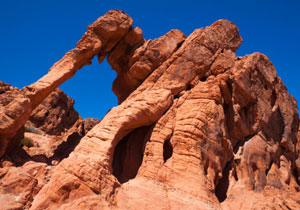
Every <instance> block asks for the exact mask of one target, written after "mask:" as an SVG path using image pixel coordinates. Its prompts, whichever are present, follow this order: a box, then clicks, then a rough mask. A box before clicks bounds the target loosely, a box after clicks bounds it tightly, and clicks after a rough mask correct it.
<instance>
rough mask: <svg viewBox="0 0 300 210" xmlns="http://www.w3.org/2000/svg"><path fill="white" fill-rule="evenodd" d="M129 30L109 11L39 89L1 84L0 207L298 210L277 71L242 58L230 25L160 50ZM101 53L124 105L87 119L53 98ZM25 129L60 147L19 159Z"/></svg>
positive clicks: (291, 106)
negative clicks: (43, 136) (52, 140)
mask: <svg viewBox="0 0 300 210" xmlns="http://www.w3.org/2000/svg"><path fill="white" fill-rule="evenodd" d="M132 24H133V21H132V20H131V18H130V17H129V16H128V15H126V14H125V13H124V12H121V11H118V10H112V11H109V12H108V13H107V14H105V15H104V16H103V17H100V18H99V19H98V20H97V21H96V22H95V23H93V24H92V25H90V26H89V27H88V31H87V33H86V34H85V35H84V36H83V38H82V39H81V40H80V41H79V42H78V43H77V47H76V48H75V49H73V50H71V51H69V52H68V53H67V54H66V55H65V56H64V57H63V58H62V59H61V60H60V61H58V62H57V63H56V64H54V66H53V67H52V68H51V69H50V71H49V73H48V74H46V75H45V76H44V77H43V78H41V79H40V80H38V81H37V82H36V83H33V84H31V85H29V86H27V87H24V88H23V89H21V90H18V89H16V88H12V87H10V86H9V85H7V84H5V83H0V104H1V106H0V111H1V112H0V120H1V121H0V146H1V150H0V156H2V160H1V168H0V187H1V188H0V203H5V205H3V206H4V209H23V208H25V209H31V210H42V209H43V210H44V209H48V210H50V209H61V210H62V209H172V210H173V209H207V210H208V209H300V199H299V196H300V194H299V190H300V188H299V183H300V176H299V175H300V159H299V151H300V149H299V148H300V146H299V145H300V143H299V141H298V140H299V137H297V134H298V136H299V135H300V134H299V133H300V132H298V130H299V115H298V108H297V103H296V101H295V99H294V98H293V97H292V96H291V95H290V94H289V93H288V91H287V89H286V87H285V86H284V84H283V83H282V81H281V79H280V78H279V77H278V76H277V74H276V70H275V67H274V66H273V64H272V63H271V61H270V60H269V59H268V58H267V57H266V56H265V55H263V54H261V53H253V54H251V55H245V56H243V57H237V56H236V55H235V51H236V50H237V49H238V47H239V46H240V45H241V43H242V38H241V37H240V35H239V32H238V28H237V27H236V26H235V25H234V24H233V23H232V22H230V21H227V20H218V21H216V22H215V23H213V24H212V25H211V26H209V27H206V28H201V29H196V30H195V31H194V32H193V33H192V34H190V35H189V36H185V35H184V34H183V33H182V32H181V31H179V30H171V31H170V32H168V33H167V34H166V35H164V36H162V37H159V38H157V39H155V40H145V39H144V38H143V35H142V30H141V29H140V28H138V27H136V28H132ZM96 55H97V56H98V58H99V62H102V61H103V59H104V58H105V57H106V55H107V60H108V62H109V64H110V65H111V66H112V68H113V69H114V70H115V71H116V72H117V78H116V79H115V81H114V82H113V87H112V89H113V92H114V93H115V94H116V96H117V97H118V101H119V106H117V107H114V108H112V109H111V110H110V111H109V112H108V113H107V114H106V116H105V117H104V118H103V119H102V120H101V121H97V120H92V119H87V120H85V121H83V120H82V119H81V117H80V116H79V115H78V113H77V112H76V111H75V110H74V109H73V102H72V100H71V99H70V98H68V97H67V96H66V95H65V94H64V93H63V92H62V91H61V90H58V89H56V88H57V87H58V86H59V85H60V84H61V83H63V82H64V81H65V80H67V79H69V78H70V77H72V76H74V74H75V72H76V70H78V69H80V68H81V67H82V66H84V65H85V64H89V63H90V61H91V59H92V58H93V57H94V56H96ZM52 91H54V92H52ZM58 113H60V115H58ZM56 115H58V116H59V118H58V119H59V121H58V120H55V119H54V120H53V117H52V116H56ZM95 124H97V125H95ZM24 125H25V128H26V126H27V127H28V126H32V127H34V128H36V129H38V130H40V131H41V132H43V133H44V134H49V135H50V136H51V135H52V136H54V137H53V138H54V139H55V136H58V140H56V142H57V143H56V144H54V145H55V146H53V148H55V149H54V150H53V149H51V148H48V147H49V146H47V144H46V146H45V145H44V146H43V148H42V149H40V150H38V149H35V146H34V147H33V149H31V148H26V147H25V148H24V149H20V147H19V146H18V145H19V144H18V142H19V141H20V140H21V138H22V137H23V135H24V130H25V129H24ZM94 125H95V126H94ZM90 129H91V130H90ZM26 133H28V132H25V134H26ZM26 135H31V137H32V138H35V137H34V134H26ZM26 135H25V136H26ZM76 136H77V137H76ZM46 137H47V136H46ZM48 137H49V136H48ZM75 137H76V139H77V140H76V141H75V140H70V142H74V141H75V142H76V144H75V145H74V144H72V143H70V142H69V141H68V139H69V138H75ZM41 139H42V140H41ZM39 141H44V142H47V141H51V140H47V139H45V138H40V139H39V138H37V140H36V142H37V143H38V142H39ZM68 142H69V143H68ZM59 148H64V149H61V150H59ZM15 151H19V152H18V153H17V154H16V152H15ZM57 151H59V152H57ZM38 152H40V153H38ZM55 154H56V156H55ZM25 156H26V157H27V159H26V158H25ZM36 156H38V157H36ZM40 156H42V157H43V158H44V159H43V158H41V157H40ZM22 158H25V159H22ZM16 159H19V161H15V160H16ZM22 160H23V162H22ZM25 160H26V161H25ZM22 173H24V174H26V176H21V175H18V174H22Z"/></svg>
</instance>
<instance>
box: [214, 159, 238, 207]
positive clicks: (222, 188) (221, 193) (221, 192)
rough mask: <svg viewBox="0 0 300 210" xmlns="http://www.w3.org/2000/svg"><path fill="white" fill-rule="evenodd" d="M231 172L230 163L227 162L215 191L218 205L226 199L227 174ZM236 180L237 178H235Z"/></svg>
mask: <svg viewBox="0 0 300 210" xmlns="http://www.w3.org/2000/svg"><path fill="white" fill-rule="evenodd" d="M231 170H232V161H230V162H228V163H227V164H226V166H225V168H224V170H223V177H222V178H221V179H220V180H219V182H218V184H217V186H216V189H215V194H216V196H217V198H218V200H219V202H220V203H222V202H223V201H225V199H226V198H227V190H228V187H229V174H230V171H231ZM235 179H237V178H235Z"/></svg>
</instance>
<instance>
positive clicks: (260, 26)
mask: <svg viewBox="0 0 300 210" xmlns="http://www.w3.org/2000/svg"><path fill="white" fill-rule="evenodd" d="M115 8H116V9H121V10H124V11H125V12H126V13H127V14H129V15H130V16H131V17H132V18H133V20H134V26H139V27H140V28H141V29H142V30H143V33H144V37H145V38H146V39H154V38H157V37H159V36H162V35H163V34H165V33H167V32H168V31H169V30H171V29H180V30H182V31H183V32H184V33H185V34H186V35H189V34H190V33H191V32H192V31H193V30H194V29H196V28H201V27H205V26H208V25H211V24H212V23H213V22H215V21H216V20H218V19H228V20H231V21H233V22H234V23H235V24H236V25H237V26H238V28H239V29H240V34H241V36H242V38H243V40H244V41H243V43H242V46H241V47H240V49H239V50H238V51H237V55H239V56H242V55H245V54H251V53H253V52H262V53H264V54H265V55H267V56H268V57H269V58H270V59H271V61H272V62H273V64H274V65H275V67H276V69H277V72H278V75H279V76H280V77H281V78H282V80H283V81H284V83H285V84H286V86H287V88H288V90H289V92H290V93H291V94H292V95H294V97H296V99H297V101H300V92H299V91H298V84H299V78H300V77H299V76H300V65H299V60H300V52H299V48H300V41H299V40H300V1H299V0H273V1H264V0H260V1H257V0H251V1H241V0H239V1H224V0H223V1H208V0H206V1H190V0H184V1H182V0H181V1H176V0H173V1H169V2H167V1H163V0H160V1H156V0H152V1H141V0H139V1H113V0H107V1H101V0H97V1H96V0H80V1H79V0H72V1H71V0H70V1H69V0H68V1H63V0H43V1H41V0H26V1H25V0H1V1H0V26H1V30H0V45H1V47H0V49H1V50H0V61H1V66H0V72H1V73H0V80H3V81H4V82H7V83H10V84H12V85H13V86H16V87H18V88H22V87H23V86H26V85H29V84H31V83H33V82H35V81H36V80H38V79H39V78H40V77H42V76H43V75H44V74H46V73H47V71H48V69H49V68H50V67H51V66H52V65H53V64H54V63H55V62H56V61H58V60H59V59H60V58H61V57H62V56H63V55H64V54H65V53H66V52H67V51H68V50H70V49H72V48H74V47H75V45H76V42H77V41H78V40H79V39H80V38H81V37H82V35H83V34H84V32H85V31H86V29H87V26H88V25H89V24H91V23H92V22H93V21H95V20H96V19H97V18H98V17H99V16H102V15H103V14H105V13H106V12H107V11H108V10H110V9H115ZM115 76H116V74H115V72H114V71H112V70H111V67H110V66H109V65H108V64H107V63H106V62H105V63H103V64H98V63H97V62H96V60H94V62H93V65H90V66H86V67H84V68H83V69H81V70H79V71H78V72H77V74H76V75H75V77H73V78H72V79H70V80H68V81H67V82H66V83H64V84H63V85H62V86H61V88H62V89H63V90H64V91H65V92H66V93H67V94H68V95H69V96H71V97H72V98H73V99H74V100H75V102H76V103H75V108H76V110H77V111H78V112H79V113H80V114H81V116H82V117H83V118H85V117H96V118H102V117H103V115H104V114H105V113H106V112H107V111H108V110H109V109H110V108H111V107H113V106H116V105H117V100H116V97H115V96H114V94H113V93H112V91H111V85H112V82H113V80H114V78H115Z"/></svg>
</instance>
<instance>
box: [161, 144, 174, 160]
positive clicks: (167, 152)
mask: <svg viewBox="0 0 300 210" xmlns="http://www.w3.org/2000/svg"><path fill="white" fill-rule="evenodd" d="M163 149H164V153H163V156H164V162H166V161H167V160H168V159H169V158H170V157H172V155H173V146H172V144H171V142H170V139H168V140H166V141H165V142H164V148H163Z"/></svg>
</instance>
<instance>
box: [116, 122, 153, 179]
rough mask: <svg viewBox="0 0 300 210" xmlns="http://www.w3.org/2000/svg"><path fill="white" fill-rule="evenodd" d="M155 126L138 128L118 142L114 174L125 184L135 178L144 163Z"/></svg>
mask: <svg viewBox="0 0 300 210" xmlns="http://www.w3.org/2000/svg"><path fill="white" fill-rule="evenodd" d="M152 128H153V126H144V127H140V128H137V129H135V130H133V131H132V132H130V133H129V134H127V135H126V136H125V137H124V138H123V139H122V140H120V141H119V143H118V144H117V146H116V148H115V151H114V158H113V163H112V168H113V175H114V176H115V177H116V178H117V179H118V181H119V182H120V183H121V184H123V183H125V182H127V181H129V180H130V179H133V178H134V177H135V176H136V175H137V172H138V170H139V168H140V166H141V164H142V161H143V157H144V150H145V145H146V142H147V141H148V140H149V138H150V134H151V131H152Z"/></svg>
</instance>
